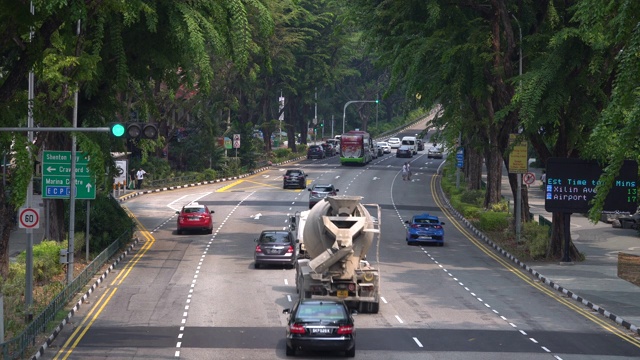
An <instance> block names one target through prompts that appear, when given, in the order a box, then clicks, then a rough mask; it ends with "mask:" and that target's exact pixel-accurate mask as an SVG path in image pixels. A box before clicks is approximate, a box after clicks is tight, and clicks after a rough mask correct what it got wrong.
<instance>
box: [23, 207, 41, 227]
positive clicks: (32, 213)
mask: <svg viewBox="0 0 640 360" xmlns="http://www.w3.org/2000/svg"><path fill="white" fill-rule="evenodd" d="M19 220H20V221H19V222H20V228H21V229H37V228H39V227H40V213H39V211H38V210H37V209H32V208H20V212H19Z"/></svg>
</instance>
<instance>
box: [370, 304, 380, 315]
mask: <svg viewBox="0 0 640 360" xmlns="http://www.w3.org/2000/svg"><path fill="white" fill-rule="evenodd" d="M369 310H370V311H369V312H370V313H371V314H377V313H378V311H379V310H380V303H379V302H372V303H369Z"/></svg>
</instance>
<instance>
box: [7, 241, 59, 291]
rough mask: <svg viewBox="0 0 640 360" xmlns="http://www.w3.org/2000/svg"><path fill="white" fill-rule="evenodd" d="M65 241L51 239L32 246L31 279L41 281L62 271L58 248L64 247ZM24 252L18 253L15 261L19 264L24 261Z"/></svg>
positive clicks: (22, 263)
mask: <svg viewBox="0 0 640 360" xmlns="http://www.w3.org/2000/svg"><path fill="white" fill-rule="evenodd" d="M66 248H67V243H66V242H62V243H59V242H56V241H52V240H45V241H42V242H41V243H40V244H37V245H34V246H33V279H34V281H36V282H43V281H45V280H49V279H51V278H53V277H54V276H55V275H58V274H60V273H61V272H62V265H60V249H66ZM26 257H27V255H26V252H25V251H23V252H21V253H20V254H19V255H18V258H17V261H18V263H19V264H21V265H23V266H24V265H25V263H26Z"/></svg>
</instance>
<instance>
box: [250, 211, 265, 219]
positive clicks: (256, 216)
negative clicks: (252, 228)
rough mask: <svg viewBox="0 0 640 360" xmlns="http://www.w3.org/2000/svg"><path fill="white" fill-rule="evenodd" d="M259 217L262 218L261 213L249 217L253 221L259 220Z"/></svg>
mask: <svg viewBox="0 0 640 360" xmlns="http://www.w3.org/2000/svg"><path fill="white" fill-rule="evenodd" d="M261 216H262V213H257V214H255V215H250V216H249V217H250V218H252V219H253V220H259V219H260V217H261Z"/></svg>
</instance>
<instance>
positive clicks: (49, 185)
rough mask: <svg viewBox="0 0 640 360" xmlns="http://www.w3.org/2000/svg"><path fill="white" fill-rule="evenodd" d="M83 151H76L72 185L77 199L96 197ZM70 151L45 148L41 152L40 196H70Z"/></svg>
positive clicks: (93, 180)
mask: <svg viewBox="0 0 640 360" xmlns="http://www.w3.org/2000/svg"><path fill="white" fill-rule="evenodd" d="M88 164H89V160H88V159H87V157H86V154H85V153H82V152H78V153H76V183H75V186H73V189H74V190H75V196H76V199H78V200H82V199H84V200H92V199H95V198H96V183H95V179H94V178H93V175H91V174H90V173H89V167H88ZM71 189H72V187H71V152H70V151H52V150H45V151H44V152H43V153H42V197H43V198H45V199H68V198H69V197H70V196H71Z"/></svg>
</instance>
